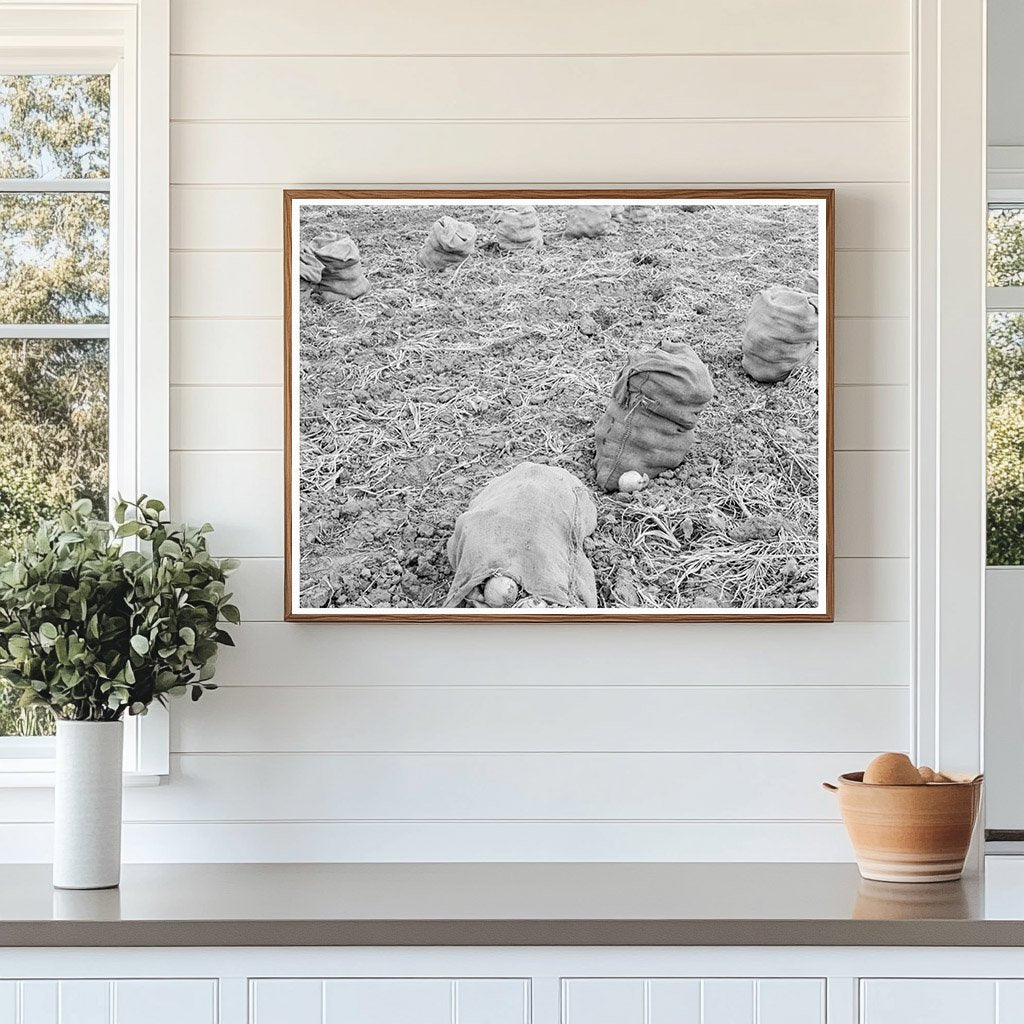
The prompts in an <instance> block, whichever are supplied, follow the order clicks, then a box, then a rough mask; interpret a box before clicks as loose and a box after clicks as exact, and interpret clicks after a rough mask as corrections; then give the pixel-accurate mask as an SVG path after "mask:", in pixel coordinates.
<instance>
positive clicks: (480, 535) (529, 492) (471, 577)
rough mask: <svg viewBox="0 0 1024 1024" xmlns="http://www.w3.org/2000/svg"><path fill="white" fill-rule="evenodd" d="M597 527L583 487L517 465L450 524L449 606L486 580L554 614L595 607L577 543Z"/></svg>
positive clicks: (560, 475) (569, 478)
mask: <svg viewBox="0 0 1024 1024" xmlns="http://www.w3.org/2000/svg"><path fill="white" fill-rule="evenodd" d="M595 529H597V506H596V505H595V504H594V499H593V498H592V497H591V496H590V493H589V492H588V491H587V489H586V488H585V487H584V486H583V484H582V483H581V482H580V481H579V480H578V479H577V478H576V477H574V476H573V475H572V473H569V472H567V471H566V470H564V469H559V468H558V467H557V466H540V465H538V464H537V463H534V462H523V463H520V465H518V466H516V467H515V469H512V470H510V471H509V472H508V473H505V474H504V475H502V476H499V477H496V478H495V479H494V480H492V481H491V482H490V483H489V484H487V486H486V487H484V488H483V490H481V491H479V492H478V493H477V494H475V495H474V496H473V499H472V501H470V503H469V508H467V509H466V511H465V512H463V513H462V515H461V516H459V518H458V519H456V520H455V530H454V532H453V533H452V536H451V538H450V539H449V541H448V561H449V562H450V563H451V566H452V568H453V569H454V570H455V579H454V581H453V583H452V586H451V589H450V590H449V591H448V596H447V598H445V605H446V606H447V607H449V608H455V607H458V606H459V605H461V604H462V603H463V602H464V601H465V600H466V597H467V595H468V594H469V593H470V592H471V591H472V590H473V589H474V588H475V587H477V586H479V585H480V584H482V583H483V582H484V581H485V580H488V579H490V577H491V576H508V577H510V578H511V579H513V580H515V581H516V583H518V584H519V588H520V590H521V591H522V592H523V593H524V594H525V595H529V596H532V597H539V598H541V599H543V600H544V601H545V602H547V603H548V604H550V605H556V606H558V607H560V608H580V607H583V608H596V607H597V584H596V582H595V579H594V567H593V566H592V565H591V564H590V560H589V559H588V558H587V556H586V554H585V553H584V551H583V540H584V538H585V537H589V536H590V534H592V533H593V532H594V530H595Z"/></svg>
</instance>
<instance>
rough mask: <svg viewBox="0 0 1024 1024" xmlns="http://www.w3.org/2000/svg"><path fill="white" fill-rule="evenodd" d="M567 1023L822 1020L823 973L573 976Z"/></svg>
mask: <svg viewBox="0 0 1024 1024" xmlns="http://www.w3.org/2000/svg"><path fill="white" fill-rule="evenodd" d="M562 1008H563V1013H562V1020H563V1021H564V1022H565V1024H825V982H824V980H823V979H821V978H753V979H752V978H704V979H701V978H612V979H597V978H571V979H566V980H565V981H564V982H563V984H562Z"/></svg>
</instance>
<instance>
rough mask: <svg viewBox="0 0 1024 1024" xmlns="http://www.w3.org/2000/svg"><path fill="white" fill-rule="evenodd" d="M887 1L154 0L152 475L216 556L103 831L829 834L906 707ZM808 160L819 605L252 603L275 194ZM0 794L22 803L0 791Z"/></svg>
mask: <svg viewBox="0 0 1024 1024" xmlns="http://www.w3.org/2000/svg"><path fill="white" fill-rule="evenodd" d="M910 9H911V3H910V0H835V2H832V3H828V4H823V3H821V0H777V2H774V3H771V4H767V3H763V2H762V0H719V2H716V3H707V2H706V0H699V2H698V0H685V2H680V0H650V2H647V3H643V4H636V5H633V6H632V7H629V8H628V9H627V8H624V7H623V6H622V5H621V4H620V3H617V2H613V0H586V2H584V0H577V2H572V3H560V4H550V3H545V2H542V0H529V2H526V3H521V4H517V5H514V7H513V6H510V5H508V4H501V3H497V2H496V0H487V2H482V0H450V2H448V3H446V4H444V5H442V6H440V7H439V6H437V5H432V4H423V3H421V2H419V0H391V2H388V3H384V4H370V3H367V4H342V3H338V2H337V0H293V2H292V3H288V4H284V3H280V2H279V0H172V39H173V58H172V75H173V79H172V106H173V110H172V117H173V122H172V125H171V146H172V148H171V161H172V165H171V180H172V183H173V184H172V195H171V216H172V228H171V231H172V243H171V244H172V253H171V270H172V280H171V287H172V296H171V305H172V316H173V320H172V360H173V361H172V391H171V399H172V403H171V408H172V424H171V431H172V447H173V449H174V450H173V452H172V489H173V493H172V500H173V507H174V511H175V513H176V514H178V515H181V516H184V517H188V518H195V519H200V520H202V519H210V520H212V521H214V522H215V523H216V524H217V526H218V532H217V534H216V535H215V538H216V545H217V547H218V549H219V550H220V551H221V552H222V553H224V554H232V555H237V556H240V557H242V558H243V559H244V566H243V568H242V570H241V571H240V573H239V576H238V585H237V593H238V599H239V604H240V605H241V606H242V609H243V614H244V616H245V618H246V622H245V623H244V625H243V627H242V628H241V629H240V630H239V631H238V650H237V652H234V653H228V654H227V655H225V656H224V658H223V660H222V663H221V667H220V671H219V674H218V678H219V682H220V683H221V685H222V687H223V688H222V689H221V690H219V691H218V692H217V693H215V694H212V695H210V696H208V697H207V698H205V699H204V700H203V701H202V702H201V703H200V704H198V705H196V706H189V707H184V706H179V707H178V708H177V709H176V711H175V714H174V719H173V726H172V741H171V742H172V752H173V753H172V770H173V773H174V774H173V777H172V780H171V782H170V784H169V785H166V786H162V787H159V788H158V789H151V790H133V791H129V793H128V794H127V803H126V816H127V819H128V822H129V824H128V828H127V832H126V842H127V856H128V857H129V858H130V859H150V860H161V859H164V860H166V859H200V860H201V859H211V860H222V859H223V860H232V859H243V860H261V859H292V860H317V859H326V860H332V859H346V858H354V859H421V860H432V859H474V858H487V859H520V858H523V859H566V858H568V859H595V860H602V859H606V860H613V859H620V858H622V859H673V858H679V859H735V860H750V859H753V860H756V859H765V860H770V859H810V860H814V859H847V858H848V857H849V850H848V846H847V843H846V839H845V836H844V834H843V832H842V828H841V826H840V825H839V823H838V821H837V816H836V808H835V805H834V803H833V800H832V798H831V797H830V796H829V795H828V794H826V793H824V792H822V790H821V789H820V788H819V786H818V783H819V781H820V780H821V779H826V778H829V777H832V776H835V775H836V773H838V772H840V771H845V770H851V769H855V768H858V767H860V766H862V765H863V764H864V763H865V762H866V761H867V760H868V758H869V757H870V756H871V755H872V754H873V753H875V752H877V751H880V750H884V749H906V748H907V745H908V743H909V735H910V700H909V688H908V683H909V679H910V627H909V621H908V620H909V618H910V587H909V580H910V563H909V555H910V524H911V498H910V458H909V453H908V448H909V438H910V398H911V396H910V387H909V385H910V365H911V355H912V353H911V340H910V338H911V334H910V327H909V321H908V314H909V310H910V292H909V270H910V253H909V246H910V190H909V184H908V180H909V176H910V138H911V132H910V123H909V112H910V105H911V98H910V92H911V90H910V69H911V57H910V54H909V46H910V42H909V40H910ZM506 183H507V184H512V185H515V184H564V185H579V184H600V185H610V184H612V185H613V184H618V183H623V184H631V185H633V184H648V183H650V184H660V183H672V184H679V183H685V184H707V185H713V184H725V185H740V184H744V185H746V184H752V185H757V184H759V185H765V186H773V185H778V186H781V185H798V186H807V187H818V186H823V185H824V186H835V187H836V188H837V191H838V220H837V227H838V242H837V244H838V252H837V312H838V317H839V319H838V321H837V331H836V376H837V381H838V387H837V394H836V443H837V447H838V452H837V456H836V554H837V556H838V560H837V563H836V582H837V618H838V621H837V622H836V623H835V624H834V625H815V624H793V625H791V624H778V625H733V624H704V625H701V624H666V625H661V624H654V625H629V624H623V625H610V624H601V625H595V626H586V625H562V626H523V627H519V626H514V625H513V626H508V625H503V626H481V625H466V626H450V625H419V626H355V625H317V624H285V623H283V622H281V621H280V618H281V574H282V561H281V556H282V550H283V545H282V451H281V449H282V431H281V419H282V416H281V404H282V390H281V382H282V357H281V346H282V340H281V339H282V323H281V305H282V303H281V291H282V287H281V255H280V246H281V189H282V188H285V187H308V186H317V185H331V184H342V185H359V184H374V185H379V184H398V185H460V184H466V185H478V184H506ZM12 800H13V801H15V802H17V801H20V805H19V806H17V807H16V808H15V812H14V813H15V814H19V813H20V814H21V815H23V818H22V819H21V820H26V821H34V822H37V823H39V824H38V825H37V826H36V827H39V828H42V827H43V826H42V823H43V822H45V821H46V819H47V815H48V814H49V807H48V804H47V802H46V800H45V799H43V798H40V797H39V796H38V795H37V794H32V793H28V792H26V793H23V794H21V795H18V794H14V795H13V797H12Z"/></svg>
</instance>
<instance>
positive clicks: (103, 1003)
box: [0, 978, 217, 1024]
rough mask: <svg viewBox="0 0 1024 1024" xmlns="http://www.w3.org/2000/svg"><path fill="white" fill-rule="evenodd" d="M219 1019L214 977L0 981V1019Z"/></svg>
mask: <svg viewBox="0 0 1024 1024" xmlns="http://www.w3.org/2000/svg"><path fill="white" fill-rule="evenodd" d="M185 1022H187V1024H217V982H216V981H215V980H213V979H210V978H197V979H174V980H168V981H159V980H154V979H133V980H120V981H108V980H106V979H103V980H100V979H88V980H74V981H72V980H66V981H0V1024H185Z"/></svg>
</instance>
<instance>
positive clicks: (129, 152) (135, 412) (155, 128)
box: [0, 0, 170, 787]
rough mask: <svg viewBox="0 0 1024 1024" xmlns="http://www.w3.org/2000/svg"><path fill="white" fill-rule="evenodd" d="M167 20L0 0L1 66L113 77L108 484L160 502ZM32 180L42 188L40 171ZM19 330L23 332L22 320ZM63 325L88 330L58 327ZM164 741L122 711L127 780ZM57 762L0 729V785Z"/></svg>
mask: <svg viewBox="0 0 1024 1024" xmlns="http://www.w3.org/2000/svg"><path fill="white" fill-rule="evenodd" d="M169 20H170V17H169V0H121V2H114V3H102V2H96V0H17V2H13V0H0V74H32V73H36V74H45V73H51V74H57V73H63V74H70V73H74V72H78V73H83V74H84V73H92V74H109V75H110V76H111V158H110V159H111V182H110V184H111V192H110V316H109V319H110V330H109V336H110V342H109V344H110V350H109V351H110V490H111V493H112V494H117V493H121V494H124V495H131V496H134V495H136V494H143V493H145V494H149V495H153V496H157V497H161V498H163V499H164V500H165V501H166V500H167V498H168V495H169V493H170V486H169V475H170V456H169V451H170V440H169V426H168V424H169V408H168V405H169V297H168V280H169V273H168V263H169V251H170V242H169V215H168V203H169V195H170V186H169V125H170V101H169V78H170V70H169V67H170V33H169ZM83 184H85V187H86V188H88V187H90V186H89V184H88V183H83ZM32 187H33V189H34V190H38V191H43V190H46V185H45V183H42V182H33V186H32ZM92 187H94V188H95V187H96V186H95V185H93V186H92ZM76 188H78V186H77V185H76ZM50 190H51V191H52V190H53V189H52V188H51V189H50ZM84 330H88V328H85V329H84ZM0 331H2V332H3V333H4V334H6V335H7V336H11V333H12V332H11V331H9V330H5V329H3V328H0ZM18 332H19V333H18V336H19V337H26V336H28V335H27V332H26V331H25V329H24V328H18ZM61 336H62V337H74V336H83V335H82V333H81V331H80V330H78V331H76V330H72V329H69V328H66V327H65V328H62V329H61ZM89 336H92V337H95V336H96V334H95V333H93V334H91V335H89ZM169 748H170V728H169V722H168V717H167V713H166V711H164V710H163V709H162V708H160V707H159V706H155V707H154V708H152V709H151V710H150V712H149V714H148V715H145V716H135V717H128V718H126V729H125V762H124V768H125V773H126V777H127V778H128V779H130V780H134V781H139V782H145V781H151V780H154V779H157V778H158V777H159V776H161V775H166V774H167V773H168V770H169V761H170V757H169ZM53 761H54V750H53V741H52V740H51V739H46V738H36V737H32V738H19V737H3V738H0V787H3V786H12V785H14V786H26V785H27V786H47V785H52V783H53V769H54V763H53Z"/></svg>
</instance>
